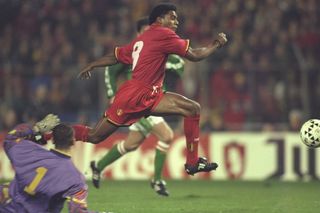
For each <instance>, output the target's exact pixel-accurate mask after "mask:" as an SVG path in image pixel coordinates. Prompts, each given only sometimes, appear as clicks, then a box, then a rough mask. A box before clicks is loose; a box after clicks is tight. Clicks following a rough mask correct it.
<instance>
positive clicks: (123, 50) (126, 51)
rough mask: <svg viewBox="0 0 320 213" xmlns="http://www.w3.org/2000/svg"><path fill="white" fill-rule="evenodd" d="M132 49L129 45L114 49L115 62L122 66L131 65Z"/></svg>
mask: <svg viewBox="0 0 320 213" xmlns="http://www.w3.org/2000/svg"><path fill="white" fill-rule="evenodd" d="M131 53H132V48H131V46H130V45H126V46H123V47H116V48H115V49H114V54H115V56H116V58H117V60H118V61H119V62H121V63H123V64H132V56H131Z"/></svg>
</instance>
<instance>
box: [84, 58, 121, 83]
mask: <svg viewBox="0 0 320 213" xmlns="http://www.w3.org/2000/svg"><path fill="white" fill-rule="evenodd" d="M116 63H118V60H117V58H116V56H115V55H114V53H109V54H107V55H105V56H103V57H101V58H99V59H97V60H95V61H93V62H91V63H90V64H88V65H87V66H86V67H85V68H83V69H82V70H81V71H80V73H79V74H78V78H80V79H89V78H90V77H91V71H92V70H93V69H94V68H96V67H106V66H111V65H114V64H116Z"/></svg>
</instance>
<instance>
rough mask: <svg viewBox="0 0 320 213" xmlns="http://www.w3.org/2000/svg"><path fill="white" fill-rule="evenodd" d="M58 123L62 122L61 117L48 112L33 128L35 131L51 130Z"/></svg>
mask: <svg viewBox="0 0 320 213" xmlns="http://www.w3.org/2000/svg"><path fill="white" fill-rule="evenodd" d="M58 124H60V119H59V117H58V116H57V115H54V114H48V115H47V116H46V117H45V118H44V119H42V120H41V121H38V122H37V123H36V124H35V125H34V126H33V130H34V131H35V132H40V133H45V132H49V131H51V130H52V129H53V128H54V127H55V126H57V125H58Z"/></svg>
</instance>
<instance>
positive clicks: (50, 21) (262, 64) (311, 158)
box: [0, 0, 320, 180]
mask: <svg viewBox="0 0 320 213" xmlns="http://www.w3.org/2000/svg"><path fill="white" fill-rule="evenodd" d="M157 2H160V1H147V0H132V1H129V0H118V1H112V0H93V1H90V0H69V1H68V0H60V1H58V0H48V1H40V0H35V1H20V0H10V1H9V0H7V1H6V0H2V1H0V8H1V9H0V10H1V12H0V47H1V48H0V55H1V56H0V116H1V119H0V132H2V136H3V134H4V133H5V132H6V131H7V130H8V129H10V128H11V127H12V126H13V125H15V124H16V123H20V122H25V121H35V120H38V119H40V118H42V117H43V116H44V115H45V114H47V113H49V112H53V113H56V114H58V115H59V116H60V117H61V119H62V120H63V121H67V122H72V123H73V122H80V123H85V124H88V125H94V123H95V121H96V120H97V119H98V117H99V116H101V114H102V112H103V110H104V109H105V107H106V106H107V100H106V98H105V87H104V83H103V81H104V79H103V72H100V73H98V72H97V73H95V74H94V75H93V78H92V79H91V80H89V81H81V80H78V79H77V78H76V75H77V73H78V72H79V70H80V69H81V68H82V67H83V66H84V65H85V64H86V63H87V62H89V61H91V60H93V59H95V58H97V57H100V56H102V55H103V54H104V53H106V52H108V51H110V50H112V48H113V47H114V46H115V45H118V44H125V43H127V42H128V41H129V40H130V39H131V38H133V37H134V36H135V20H137V19H138V18H140V17H141V16H146V15H148V12H149V11H150V9H151V8H152V6H154V4H155V3H157ZM171 2H173V3H175V4H176V5H177V6H178V15H179V21H180V26H179V32H178V33H179V34H180V35H181V37H183V38H189V39H191V42H192V43H191V45H192V46H194V47H197V46H200V45H204V44H207V43H208V42H210V41H211V39H212V37H213V36H214V35H216V34H217V33H218V32H221V31H223V32H225V33H226V34H227V35H228V37H229V43H228V45H227V46H226V47H225V48H223V49H222V50H221V51H219V52H218V53H217V54H215V55H213V56H211V57H210V58H209V59H207V60H204V61H202V62H199V63H189V62H186V70H185V73H184V76H183V79H182V80H178V79H177V78H176V77H175V76H168V77H169V80H170V82H171V85H170V86H171V89H173V90H176V91H177V92H179V93H182V94H184V95H186V96H187V97H189V98H192V99H195V100H197V101H199V102H200V103H201V105H202V114H201V129H202V132H203V134H202V138H203V142H202V144H201V146H202V150H203V152H205V153H206V154H208V156H209V158H211V159H212V160H216V161H217V162H219V163H220V164H221V168H220V172H219V171H217V173H214V174H213V175H212V176H199V177H197V178H212V179H214V178H218V179H219V178H221V179H237V178H239V179H259V180H261V179H267V178H280V179H286V180H298V179H301V178H303V179H317V178H318V177H320V175H318V173H319V172H318V171H317V170H316V168H317V163H318V165H319V157H318V158H317V153H319V152H318V150H308V149H307V148H306V147H304V146H303V145H302V144H301V143H300V141H299V135H298V130H299V128H300V126H301V123H302V122H303V121H305V120H307V119H309V118H319V107H320V98H319V96H320V89H319V86H318V85H319V83H320V74H319V73H320V72H319V67H320V66H319V63H320V61H319V52H320V48H319V47H320V32H319V27H318V26H320V23H319V22H320V17H319V16H320V12H319V8H320V2H319V1H316V0H280V1H277V0H247V1H233V0H198V1H193V0H175V1H171ZM166 119H167V121H168V122H169V123H170V125H171V126H172V127H173V128H174V129H175V133H176V140H175V142H174V144H173V147H175V148H176V147H178V148H176V149H174V148H171V149H170V154H169V158H168V161H167V165H166V177H168V178H177V179H180V178H187V177H186V176H185V175H184V174H183V171H182V170H181V168H183V166H182V165H183V149H182V145H184V143H183V138H182V137H181V135H182V129H181V120H180V119H179V118H177V117H173V118H166ZM126 132H127V129H126V128H123V129H120V130H119V132H118V133H117V134H116V135H115V136H114V137H112V138H111V139H110V140H109V142H104V143H103V144H102V145H99V146H97V147H93V146H90V145H89V144H79V145H77V146H78V147H77V148H76V150H77V151H75V153H77V154H75V156H74V157H75V158H76V160H75V161H76V163H77V166H78V167H79V169H81V170H82V171H83V172H86V171H87V167H88V162H89V160H91V159H93V158H98V157H99V156H100V155H101V153H102V152H104V151H106V150H107V149H108V148H110V147H111V143H114V142H116V140H118V139H119V138H123V137H124V136H125V134H126ZM154 142H155V139H154V138H151V139H149V142H147V143H145V144H144V146H143V147H142V148H141V149H140V150H139V152H137V153H132V154H130V155H128V157H127V160H126V159H124V160H123V162H126V163H122V164H121V161H119V162H120V163H119V164H117V165H116V164H115V165H116V166H114V167H113V169H112V171H107V172H106V174H105V175H106V176H109V177H114V178H116V179H125V178H134V179H141V178H142V179H145V178H147V177H148V176H150V175H151V172H152V171H151V170H152V162H151V161H152V157H149V156H151V155H152V153H149V151H150V152H151V150H152V144H154ZM180 144H181V147H180ZM228 147H231V148H228ZM148 150H149V151H148ZM174 150H178V151H174ZM226 150H228V151H226ZM79 153H82V154H81V155H80V154H79ZM171 153H173V154H171ZM244 156H246V157H244ZM0 159H1V165H0V179H1V178H10V177H12V175H13V171H12V169H11V168H10V165H9V162H8V160H7V159H6V156H5V154H4V152H3V150H2V148H1V149H0ZM134 161H137V162H140V164H139V163H138V164H134V172H133V173H129V172H128V170H129V171H131V170H130V168H131V167H130V165H132V164H133V163H132V162H134ZM172 162H174V165H175V167H174V168H171V169H170V166H171V164H173V163H172ZM253 162H256V163H257V164H256V165H254V166H253V165H252V163H253ZM117 163H118V162H117ZM143 165H146V166H145V167H143V168H141V166H143ZM230 168H231V170H230ZM264 168H267V169H264ZM228 169H229V170H228ZM117 171H120V173H119V172H117ZM174 171H178V172H174ZM230 171H231V173H230ZM276 171H278V172H279V174H276ZM139 172H140V173H139ZM141 172H142V173H141ZM233 173H234V174H233ZM132 174H134V175H132ZM248 174H250V175H248Z"/></svg>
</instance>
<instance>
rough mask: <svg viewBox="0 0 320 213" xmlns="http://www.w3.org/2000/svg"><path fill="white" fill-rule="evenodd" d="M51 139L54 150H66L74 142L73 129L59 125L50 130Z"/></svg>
mask: <svg viewBox="0 0 320 213" xmlns="http://www.w3.org/2000/svg"><path fill="white" fill-rule="evenodd" d="M52 138H53V143H54V144H55V148H56V149H68V148H70V147H71V146H72V145H73V142H74V132H73V129H72V127H70V126H68V125H66V124H59V125H57V126H56V127H54V128H53V129H52Z"/></svg>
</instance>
